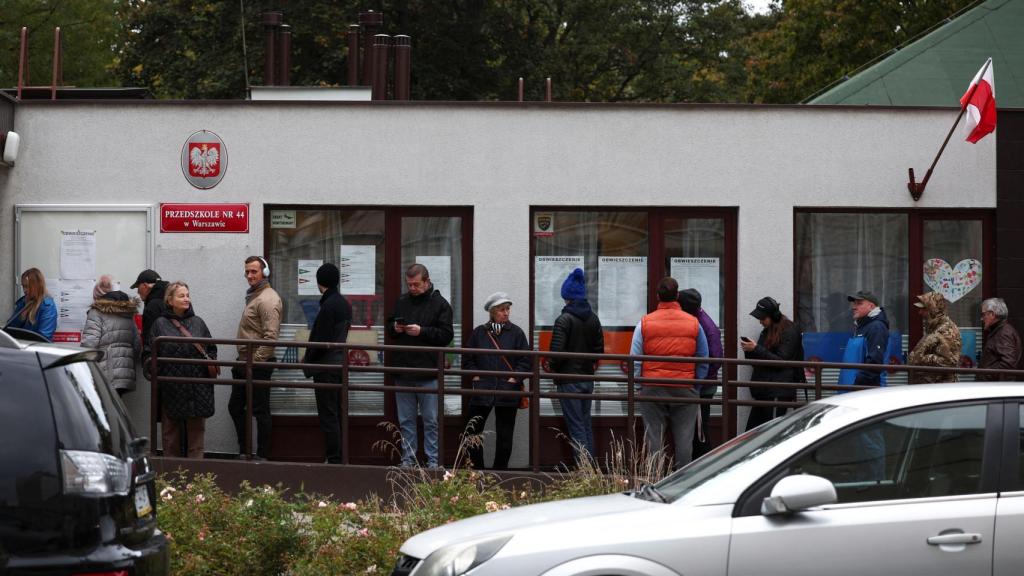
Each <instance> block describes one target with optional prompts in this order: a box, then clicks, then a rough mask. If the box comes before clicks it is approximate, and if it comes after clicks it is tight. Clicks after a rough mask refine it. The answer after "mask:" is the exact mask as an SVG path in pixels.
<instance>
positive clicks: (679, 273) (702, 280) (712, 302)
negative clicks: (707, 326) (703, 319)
mask: <svg viewBox="0 0 1024 576" xmlns="http://www.w3.org/2000/svg"><path fill="white" fill-rule="evenodd" d="M669 265H670V266H671V268H670V270H669V274H671V275H672V277H673V278H675V279H676V282H679V289H680V290H685V289H687V288H696V289H697V291H698V292H700V296H701V304H700V307H701V308H703V309H704V311H705V312H707V313H708V316H711V319H712V320H714V321H715V324H718V325H719V326H721V325H722V317H721V316H720V314H721V308H720V305H719V304H720V302H719V298H718V294H719V287H720V286H721V277H720V276H719V259H718V258H672V259H671V260H670V262H669Z"/></svg>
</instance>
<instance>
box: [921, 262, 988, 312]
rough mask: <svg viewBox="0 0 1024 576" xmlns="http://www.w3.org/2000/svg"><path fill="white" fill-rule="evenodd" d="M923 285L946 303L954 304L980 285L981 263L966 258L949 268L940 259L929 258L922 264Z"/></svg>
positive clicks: (947, 264) (947, 263)
mask: <svg viewBox="0 0 1024 576" xmlns="http://www.w3.org/2000/svg"><path fill="white" fill-rule="evenodd" d="M924 283H925V284H927V285H928V287H929V288H931V289H932V290H934V291H936V292H938V293H939V294H942V295H943V296H944V297H945V298H946V301H947V302H950V303H952V302H956V301H957V300H959V299H961V298H963V297H964V296H966V295H967V293H968V292H970V291H971V290H973V289H974V287H975V286H977V285H978V284H981V262H980V261H978V260H975V259H974V258H966V259H964V260H961V261H960V262H958V263H957V265H956V267H951V266H950V265H949V262H946V261H945V260H943V259H942V258H931V259H929V260H927V261H926V262H925V263H924Z"/></svg>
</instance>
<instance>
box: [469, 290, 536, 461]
mask: <svg viewBox="0 0 1024 576" xmlns="http://www.w3.org/2000/svg"><path fill="white" fill-rule="evenodd" d="M511 308H512V300H509V297H508V294H505V293H504V292H495V293H494V294H491V295H490V296H488V298H487V301H486V302H485V303H484V310H486V311H487V312H488V313H489V314H490V320H489V321H487V322H484V323H483V324H481V325H480V326H477V327H476V328H474V329H473V333H472V334H471V335H470V337H469V340H467V341H466V345H465V347H466V348H484V349H490V350H530V349H531V347H530V342H529V340H527V339H526V334H525V333H523V329H522V328H520V327H519V326H516V325H515V324H513V323H511V322H509V319H508V318H509V311H510V309H511ZM462 368H463V369H464V370H485V371H492V372H529V371H530V357H529V356H524V355H505V354H464V355H463V356H462ZM521 386H522V380H521V379H519V378H515V377H514V376H509V377H499V376H476V377H474V378H473V388H474V389H476V390H519V389H520V388H521ZM491 408H493V409H494V414H495V429H496V431H497V438H496V444H495V451H494V467H493V468H494V469H495V470H508V459H509V457H510V456H511V455H512V436H513V434H514V432H515V426H516V410H518V409H519V398H517V397H515V396H492V395H489V394H488V395H473V396H470V397H469V408H468V409H467V410H466V414H465V416H466V434H467V435H478V434H480V433H481V432H482V431H483V429H484V424H485V423H486V422H487V417H488V416H489V415H490V413H491ZM470 444H471V446H470V447H469V448H468V452H469V458H470V461H471V462H472V463H473V468H475V469H477V470H482V469H483V468H484V449H483V446H482V445H481V444H480V443H478V442H476V443H470Z"/></svg>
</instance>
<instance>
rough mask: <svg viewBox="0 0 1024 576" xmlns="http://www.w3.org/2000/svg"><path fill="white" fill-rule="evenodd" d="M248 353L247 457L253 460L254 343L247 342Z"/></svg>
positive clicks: (246, 393) (246, 396) (246, 377)
mask: <svg viewBox="0 0 1024 576" xmlns="http://www.w3.org/2000/svg"><path fill="white" fill-rule="evenodd" d="M246 349H247V350H248V352H249V353H248V354H247V355H246V357H245V426H243V429H244V430H245V459H246V460H252V400H253V398H252V394H253V385H252V355H253V354H254V352H255V351H254V350H253V348H252V344H246Z"/></svg>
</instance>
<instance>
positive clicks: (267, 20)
mask: <svg viewBox="0 0 1024 576" xmlns="http://www.w3.org/2000/svg"><path fill="white" fill-rule="evenodd" d="M281 20H282V15H281V13H280V12H264V13H263V18H262V24H263V85H264V86H273V85H274V84H275V82H274V76H275V71H276V68H277V67H276V65H275V64H276V58H275V57H274V52H275V46H276V45H277V27H278V26H280V25H281Z"/></svg>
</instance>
